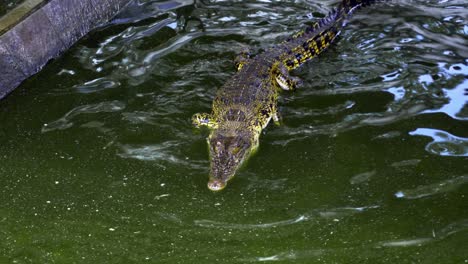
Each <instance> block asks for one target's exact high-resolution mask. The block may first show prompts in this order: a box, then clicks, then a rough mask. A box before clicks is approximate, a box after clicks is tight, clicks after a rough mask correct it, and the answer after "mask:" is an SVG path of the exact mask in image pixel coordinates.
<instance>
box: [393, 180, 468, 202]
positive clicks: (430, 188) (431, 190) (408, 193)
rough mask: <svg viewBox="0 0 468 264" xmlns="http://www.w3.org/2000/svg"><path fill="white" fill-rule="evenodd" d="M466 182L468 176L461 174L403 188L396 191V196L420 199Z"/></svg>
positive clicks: (453, 188)
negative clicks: (411, 187) (427, 183)
mask: <svg viewBox="0 0 468 264" xmlns="http://www.w3.org/2000/svg"><path fill="white" fill-rule="evenodd" d="M466 183H468V176H459V177H456V178H453V179H449V180H445V181H441V182H438V183H433V184H429V185H422V186H418V187H416V188H414V189H406V190H401V191H398V192H396V193H395V197H397V198H401V199H408V200H413V199H420V198H424V197H428V196H433V195H437V194H441V193H447V192H450V191H453V190H456V189H457V188H458V187H460V186H461V185H463V184H466Z"/></svg>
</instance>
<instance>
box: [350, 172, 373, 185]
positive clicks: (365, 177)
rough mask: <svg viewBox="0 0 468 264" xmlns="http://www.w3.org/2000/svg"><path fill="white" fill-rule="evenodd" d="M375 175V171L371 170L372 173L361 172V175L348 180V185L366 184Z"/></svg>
mask: <svg viewBox="0 0 468 264" xmlns="http://www.w3.org/2000/svg"><path fill="white" fill-rule="evenodd" d="M376 173H377V171H375V170H373V171H368V172H363V173H359V174H357V175H354V176H353V177H352V178H351V179H350V180H349V183H351V184H353V185H354V184H361V183H364V182H367V181H369V180H370V178H371V177H373V176H374V175H375V174H376Z"/></svg>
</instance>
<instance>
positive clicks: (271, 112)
mask: <svg viewBox="0 0 468 264" xmlns="http://www.w3.org/2000/svg"><path fill="white" fill-rule="evenodd" d="M373 2H375V1H371V0H343V1H342V2H341V3H340V4H339V5H338V6H337V7H336V8H334V9H332V11H331V12H329V13H328V15H327V16H325V17H323V18H321V19H319V20H318V21H317V22H316V23H314V24H313V25H311V26H308V27H306V28H305V29H304V30H302V31H300V32H298V33H296V34H294V35H292V36H291V37H289V38H288V39H286V40H285V41H283V42H281V43H280V44H278V45H276V46H274V47H272V48H269V49H267V50H266V51H265V52H263V53H260V54H258V55H256V56H255V57H251V56H249V54H248V52H243V53H241V54H240V55H239V56H238V57H237V58H236V68H237V73H236V74H234V75H233V76H232V77H231V78H230V79H229V80H228V81H227V82H226V83H225V84H224V85H223V86H222V87H221V88H220V89H219V90H218V91H217V94H216V96H215V98H214V100H213V106H212V112H211V113H197V114H195V115H193V117H192V123H193V124H194V125H195V126H196V127H208V128H209V129H210V134H209V136H208V138H207V141H208V146H209V154H210V176H209V181H208V188H209V189H210V190H212V191H220V190H222V189H224V188H225V186H226V184H227V182H228V181H229V180H230V179H231V178H232V177H233V176H234V175H235V174H236V171H237V170H238V169H239V167H240V166H241V165H242V164H243V163H244V162H245V161H246V160H247V159H248V157H249V156H251V154H252V153H254V152H255V151H256V150H257V148H258V145H259V137H260V134H261V131H262V130H263V129H264V128H265V127H266V126H267V125H268V123H269V122H270V121H271V120H273V121H274V122H275V123H276V124H279V118H278V112H277V111H278V108H277V100H278V96H279V92H280V91H281V90H282V89H283V90H294V89H296V88H297V87H299V86H301V84H302V81H301V80H300V79H299V78H298V77H294V76H291V75H290V74H289V72H290V71H292V70H294V69H296V68H298V67H299V66H301V65H302V64H304V63H305V62H306V61H309V60H310V59H312V58H314V57H316V56H318V55H319V54H320V53H322V52H323V51H324V50H326V49H327V47H329V46H330V44H331V43H332V42H333V41H334V40H335V39H336V38H337V36H338V35H339V34H340V31H341V29H342V28H343V27H344V26H345V24H346V21H347V18H349V16H350V15H351V13H353V11H354V10H356V9H357V8H359V7H362V6H366V5H369V4H371V3H373Z"/></svg>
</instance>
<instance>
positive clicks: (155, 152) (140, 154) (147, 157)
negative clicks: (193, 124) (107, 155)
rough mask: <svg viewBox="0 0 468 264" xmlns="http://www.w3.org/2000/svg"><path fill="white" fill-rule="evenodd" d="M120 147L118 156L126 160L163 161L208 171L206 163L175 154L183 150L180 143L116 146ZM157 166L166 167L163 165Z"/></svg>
mask: <svg viewBox="0 0 468 264" xmlns="http://www.w3.org/2000/svg"><path fill="white" fill-rule="evenodd" d="M116 145H118V146H119V147H120V149H121V152H120V153H117V155H118V156H119V157H121V158H125V159H137V160H142V161H163V162H167V163H172V164H177V165H178V166H184V167H190V168H192V169H200V170H204V169H206V164H205V162H199V161H192V160H189V158H188V157H185V158H181V157H179V156H180V155H178V154H175V153H174V152H175V151H178V150H180V149H181V147H180V146H181V145H182V143H181V142H180V141H166V142H163V143H160V144H153V145H131V144H116ZM157 165H159V166H161V167H165V166H164V165H163V164H162V163H158V164H157Z"/></svg>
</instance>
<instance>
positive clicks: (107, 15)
mask: <svg viewBox="0 0 468 264" xmlns="http://www.w3.org/2000/svg"><path fill="white" fill-rule="evenodd" d="M130 1H131V0H48V1H46V0H27V1H26V2H25V3H23V4H22V5H21V6H19V7H17V8H16V9H15V10H13V11H12V12H10V13H8V14H7V15H5V16H4V17H2V18H1V19H0V32H1V30H2V27H3V29H4V30H3V33H1V34H2V35H0V99H2V98H4V97H5V96H6V95H7V94H8V93H10V92H11V91H13V90H14V89H15V88H16V87H17V86H18V85H19V84H20V83H21V82H22V81H24V80H25V79H26V78H28V77H29V76H31V75H33V74H35V73H37V72H38V71H40V70H41V69H42V67H43V66H44V65H45V64H46V63H47V62H48V61H49V60H50V59H52V58H55V57H57V56H59V55H60V54H61V53H62V52H63V51H65V50H67V49H68V48H69V47H70V46H71V45H73V43H75V42H76V41H77V40H79V39H80V38H81V37H83V36H84V35H86V34H87V33H88V32H89V31H90V30H92V29H93V28H95V27H96V26H98V25H99V24H101V23H103V22H105V21H108V20H109V19H111V18H112V17H114V16H115V15H116V14H117V13H118V12H119V11H120V10H121V9H122V8H124V7H125V6H126V5H127V4H128V3H129V2H130ZM25 5H26V7H25ZM18 9H22V10H23V11H26V12H25V13H24V14H23V15H21V14H22V13H21V12H20V14H16V15H15V12H17V11H18ZM12 14H13V15H14V16H16V17H11V15H12Z"/></svg>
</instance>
